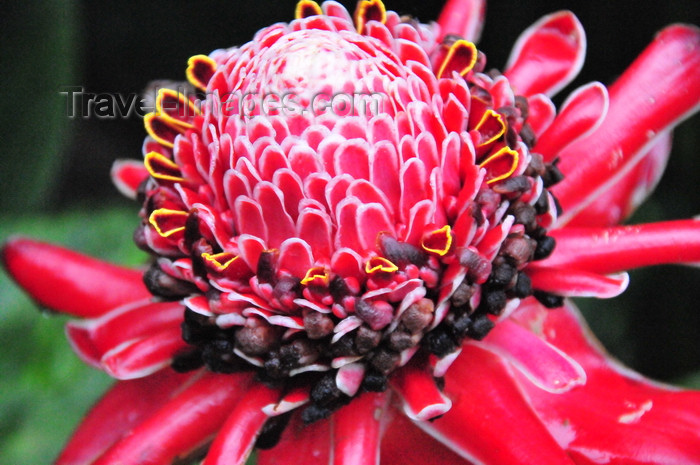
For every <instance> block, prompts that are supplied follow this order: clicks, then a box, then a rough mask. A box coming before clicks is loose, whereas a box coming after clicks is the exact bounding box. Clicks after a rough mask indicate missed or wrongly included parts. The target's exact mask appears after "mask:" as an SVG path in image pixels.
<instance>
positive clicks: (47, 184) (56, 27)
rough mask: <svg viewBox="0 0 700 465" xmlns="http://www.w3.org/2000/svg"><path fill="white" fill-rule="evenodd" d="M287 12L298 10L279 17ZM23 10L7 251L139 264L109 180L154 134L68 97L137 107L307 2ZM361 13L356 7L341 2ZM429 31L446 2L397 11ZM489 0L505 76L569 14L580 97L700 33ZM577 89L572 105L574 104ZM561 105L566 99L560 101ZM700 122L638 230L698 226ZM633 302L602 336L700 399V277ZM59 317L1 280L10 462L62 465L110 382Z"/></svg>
mask: <svg viewBox="0 0 700 465" xmlns="http://www.w3.org/2000/svg"><path fill="white" fill-rule="evenodd" d="M284 3H288V6H286V7H282V8H281V7H279V5H280V4H284ZM284 3H283V2H270V1H259V2H230V1H201V2H197V3H196V4H195V3H194V2H184V1H177V2H164V1H152V2H137V1H134V0H131V1H120V2H116V1H103V2H88V1H83V2H79V1H71V0H55V1H50V2H43V1H42V2H39V1H27V2H19V1H15V0H13V1H10V2H5V3H4V8H3V15H2V17H1V18H0V21H1V23H0V25H1V27H0V63H1V64H2V68H1V69H3V78H4V79H3V85H2V86H0V94H1V95H0V109H1V111H0V118H2V124H0V131H1V132H0V141H2V146H1V147H2V148H1V149H0V150H1V151H0V240H4V239H5V238H7V237H8V236H10V235H15V234H22V235H27V236H32V237H36V238H41V239H45V240H48V241H51V242H55V243H59V244H63V245H66V246H68V247H70V248H73V249H77V250H80V251H83V252H86V253H89V254H91V255H95V256H98V257H101V258H103V259H106V260H111V261H115V262H119V263H123V264H129V265H137V264H139V263H141V262H142V261H143V260H144V255H143V254H142V253H140V252H139V251H137V250H136V248H135V247H133V246H132V243H131V233H132V231H133V229H134V227H135V225H136V223H137V218H136V212H137V210H138V206H137V205H136V204H132V203H131V202H129V201H126V200H123V199H121V198H120V197H119V195H118V194H117V192H116V190H115V189H114V188H113V187H112V186H111V184H110V180H109V169H110V166H111V163H112V161H113V160H114V159H116V158H138V157H139V156H140V147H141V142H142V140H143V136H144V131H143V129H142V124H141V120H140V119H139V118H138V117H136V116H135V115H134V116H132V117H131V118H129V119H111V120H109V119H97V118H91V119H82V118H77V119H70V118H67V117H66V97H65V96H64V95H61V94H59V92H60V91H62V90H65V87H66V86H82V87H84V88H85V90H86V91H88V92H96V93H100V92H107V93H112V94H115V93H120V94H130V93H138V92H140V91H141V90H142V89H143V88H144V87H145V86H146V85H147V84H148V82H149V81H151V80H153V79H159V78H167V79H174V80H184V69H185V66H186V62H187V58H188V57H190V56H192V55H194V54H198V53H208V52H209V51H211V50H213V49H215V48H219V47H228V46H231V45H234V44H240V43H242V42H245V41H246V40H248V39H249V38H250V37H251V36H252V35H253V34H254V32H255V31H256V30H257V29H259V28H260V27H263V26H265V25H267V24H270V23H272V22H276V21H288V20H289V19H291V18H292V16H293V9H294V4H295V2H293V1H290V2H284ZM342 3H344V4H345V5H354V3H355V2H352V1H350V2H347V1H346V2H342ZM385 3H386V4H387V7H389V8H391V9H394V10H396V11H399V12H400V13H404V14H412V15H414V16H417V17H418V18H420V19H422V20H424V21H428V20H432V19H435V18H436V16H437V13H438V11H439V5H440V4H442V2H425V1H421V2H418V1H399V0H393V1H392V0H387V1H386V2H385ZM524 4H525V2H518V1H514V0H498V1H492V2H489V8H488V10H487V26H486V29H485V31H484V35H483V38H482V40H481V43H480V49H482V50H483V51H484V52H485V53H486V54H487V56H488V59H489V66H491V67H501V66H502V65H503V64H504V63H505V60H506V58H507V56H508V53H509V51H510V47H511V44H512V43H513V42H514V41H515V39H516V38H517V36H518V34H519V33H520V32H521V31H522V30H523V29H525V28H526V27H527V26H528V25H529V24H531V23H532V22H534V21H535V20H537V19H538V18H539V17H540V16H542V15H544V14H546V13H549V12H552V11H555V10H558V9H563V8H566V9H571V10H573V11H574V12H576V14H577V15H578V17H579V18H580V19H581V21H582V23H583V25H584V27H585V28H586V31H587V35H588V44H589V52H588V56H587V61H586V65H585V66H584V70H583V72H582V74H581V76H580V77H579V78H578V79H577V80H576V82H575V83H574V84H573V85H572V87H570V88H569V89H568V90H571V88H573V86H577V85H580V84H583V83H585V82H588V81H591V80H601V81H603V82H605V83H609V82H611V81H612V80H613V79H614V78H615V77H616V76H617V75H619V74H620V73H621V72H622V71H623V70H624V68H625V67H626V66H627V65H628V64H629V63H630V62H631V61H632V59H633V58H634V56H636V54H638V53H639V52H640V51H641V50H642V49H643V47H644V46H645V45H646V44H647V43H648V42H649V41H650V40H651V38H652V37H653V35H654V33H655V32H656V31H657V30H659V29H660V28H662V27H663V26H664V25H666V24H669V23H671V22H677V21H683V22H694V23H696V24H697V23H698V22H699V21H698V20H699V19H700V18H699V16H700V11H699V7H698V4H697V1H696V0H677V1H674V2H658V1H652V0H642V1H637V2H629V1H618V2H610V1H586V2H582V1H565V0H561V1H560V0H556V1H555V0H552V1H529V2H527V6H524ZM566 94H567V90H565V91H564V92H562V97H563V96H565V95H566ZM560 101H561V97H560V98H559V99H558V102H560ZM698 122H699V119H698V117H697V116H696V117H695V118H693V119H691V120H689V121H686V122H685V123H684V124H683V125H682V126H681V127H680V128H679V130H678V131H677V133H676V136H675V146H674V147H675V148H674V152H673V156H672V158H671V161H670V163H669V167H668V171H667V175H666V177H665V178H664V179H663V180H662V182H661V184H660V186H659V188H658V189H657V192H656V194H655V195H654V197H653V198H652V200H651V201H648V202H647V203H646V204H645V205H644V206H643V208H642V209H641V210H640V211H639V212H638V213H637V214H636V215H635V217H634V218H633V219H632V220H631V221H632V222H642V221H656V220H663V219H676V218H687V217H691V216H694V215H696V214H698V213H699V212H700V209H699V208H698V207H699V206H700V202H699V198H700V195H699V189H698V186H699V185H700V176H699V174H700V168H699V165H698V159H697V155H698V150H697V147H698V146H699V143H700V140H698ZM631 275H632V282H631V285H630V288H629V290H628V292H627V293H625V294H624V295H623V296H621V297H618V298H616V299H613V300H610V301H595V302H593V301H588V302H581V303H580V304H581V306H582V307H583V308H584V311H585V312H586V315H587V317H588V321H589V323H590V325H591V326H592V327H593V329H594V332H595V333H596V334H598V336H599V337H600V338H601V339H602V340H603V342H604V344H605V345H606V347H608V348H609V349H610V351H611V352H612V353H613V354H614V355H615V356H617V357H619V358H620V359H621V360H622V361H623V362H625V363H626V364H628V365H630V366H632V367H634V368H635V369H637V370H639V371H641V372H642V373H644V374H646V375H649V376H652V377H654V378H657V379H660V380H667V381H672V382H681V383H684V384H685V385H689V386H690V385H693V386H696V387H697V386H700V371H698V369H699V368H700V337H698V336H699V332H700V331H699V329H700V312H698V309H699V305H698V301H700V271H699V270H697V269H690V268H681V267H657V268H655V269H651V270H640V271H634V272H632V273H631ZM64 322H65V319H64V318H61V317H53V316H52V317H50V318H49V317H48V315H44V314H42V313H41V312H39V311H37V309H36V307H35V306H34V305H33V303H32V302H31V301H30V300H29V299H28V298H27V297H26V296H24V295H23V294H22V293H20V292H19V290H18V289H17V288H16V287H15V286H14V285H13V284H12V283H11V281H10V280H9V278H8V277H7V276H6V275H5V274H3V273H0V338H1V339H0V340H1V341H2V345H3V349H4V350H3V352H2V355H1V356H0V373H2V376H1V377H0V464H8V465H9V464H13V465H14V464H32V465H42V464H48V463H51V461H52V460H53V458H54V457H55V456H56V454H57V453H58V451H59V450H60V447H61V444H62V443H63V442H64V441H65V439H66V437H67V436H68V435H69V434H70V431H71V430H72V429H73V427H74V426H75V425H76V424H77V422H78V420H79V418H80V416H81V415H82V414H83V413H84V412H85V410H86V409H87V408H88V406H89V405H90V404H91V403H92V402H94V400H95V399H96V398H97V397H98V396H99V395H100V393H101V392H103V391H104V390H105V389H106V387H107V386H108V385H109V384H110V382H111V381H110V380H109V379H108V378H107V377H106V376H105V375H103V374H102V373H99V372H97V371H95V370H92V369H89V368H87V367H85V366H84V365H83V364H82V363H81V362H80V361H79V360H78V359H77V357H75V356H74V355H73V354H72V352H71V351H70V349H69V347H68V344H67V342H66V340H65V338H64V336H63V328H62V326H63V324H64Z"/></svg>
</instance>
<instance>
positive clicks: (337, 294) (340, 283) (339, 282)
mask: <svg viewBox="0 0 700 465" xmlns="http://www.w3.org/2000/svg"><path fill="white" fill-rule="evenodd" d="M328 291H329V292H330V293H331V295H332V296H333V298H334V299H335V300H336V301H340V300H342V299H343V297H345V296H346V295H349V294H350V289H349V288H348V285H347V284H345V280H344V279H343V278H341V277H340V276H338V275H335V276H333V278H332V279H331V282H330V283H329V285H328Z"/></svg>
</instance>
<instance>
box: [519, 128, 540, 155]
mask: <svg viewBox="0 0 700 465" xmlns="http://www.w3.org/2000/svg"><path fill="white" fill-rule="evenodd" d="M520 138H521V139H522V140H523V142H525V145H527V148H528V149H531V148H532V147H534V146H535V143H536V142H537V136H536V135H535V131H533V130H532V126H530V123H525V124H523V127H522V128H520ZM530 153H532V152H530Z"/></svg>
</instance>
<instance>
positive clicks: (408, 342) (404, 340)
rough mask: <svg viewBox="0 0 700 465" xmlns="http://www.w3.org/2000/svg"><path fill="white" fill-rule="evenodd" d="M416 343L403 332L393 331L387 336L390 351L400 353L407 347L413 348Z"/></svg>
mask: <svg viewBox="0 0 700 465" xmlns="http://www.w3.org/2000/svg"><path fill="white" fill-rule="evenodd" d="M416 342H417V341H414V340H413V338H412V337H411V335H410V334H408V333H404V332H403V331H394V332H393V333H391V334H390V335H389V341H388V345H389V348H390V349H391V350H395V351H396V352H401V351H402V350H405V349H408V348H409V347H413V346H414V345H416Z"/></svg>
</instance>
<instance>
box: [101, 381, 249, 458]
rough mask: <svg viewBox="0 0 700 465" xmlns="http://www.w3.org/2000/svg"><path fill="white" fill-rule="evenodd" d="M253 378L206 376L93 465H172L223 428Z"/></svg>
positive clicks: (141, 424)
mask: <svg viewBox="0 0 700 465" xmlns="http://www.w3.org/2000/svg"><path fill="white" fill-rule="evenodd" d="M251 380H252V375H251V374H249V373H234V374H227V375H216V374H205V375H204V376H202V377H201V378H200V379H198V380H197V381H195V382H194V383H192V384H190V385H189V386H187V387H186V388H185V389H184V390H183V391H181V392H180V393H178V394H176V395H175V396H174V397H172V398H171V399H170V400H168V402H166V403H165V404H164V405H163V406H162V407H160V408H159V409H158V410H157V411H156V412H155V413H154V414H152V415H150V416H148V417H147V418H146V419H145V420H144V421H142V422H141V423H140V424H139V425H138V426H136V427H135V428H133V429H132V430H131V431H130V432H129V434H128V435H127V436H125V437H123V438H122V439H121V440H119V441H118V442H117V443H116V444H114V445H113V446H112V447H110V448H109V449H108V450H107V452H105V453H104V454H103V455H102V456H100V458H99V459H98V460H97V461H95V462H94V463H93V464H91V465H117V464H127V463H129V464H136V463H141V464H148V465H169V464H171V463H172V462H173V460H174V459H175V458H176V457H182V456H185V455H187V454H188V453H190V452H192V451H194V450H195V449H196V448H197V447H200V446H202V445H204V444H205V443H206V441H208V440H209V438H210V437H211V435H213V434H214V433H215V432H216V431H218V430H219V428H221V426H222V425H223V424H224V422H225V421H226V417H227V416H228V414H229V412H230V411H231V409H233V408H234V407H235V405H236V404H237V403H238V402H239V400H240V398H241V396H242V395H243V394H244V393H245V392H246V390H247V389H248V387H249V385H250V382H251Z"/></svg>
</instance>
